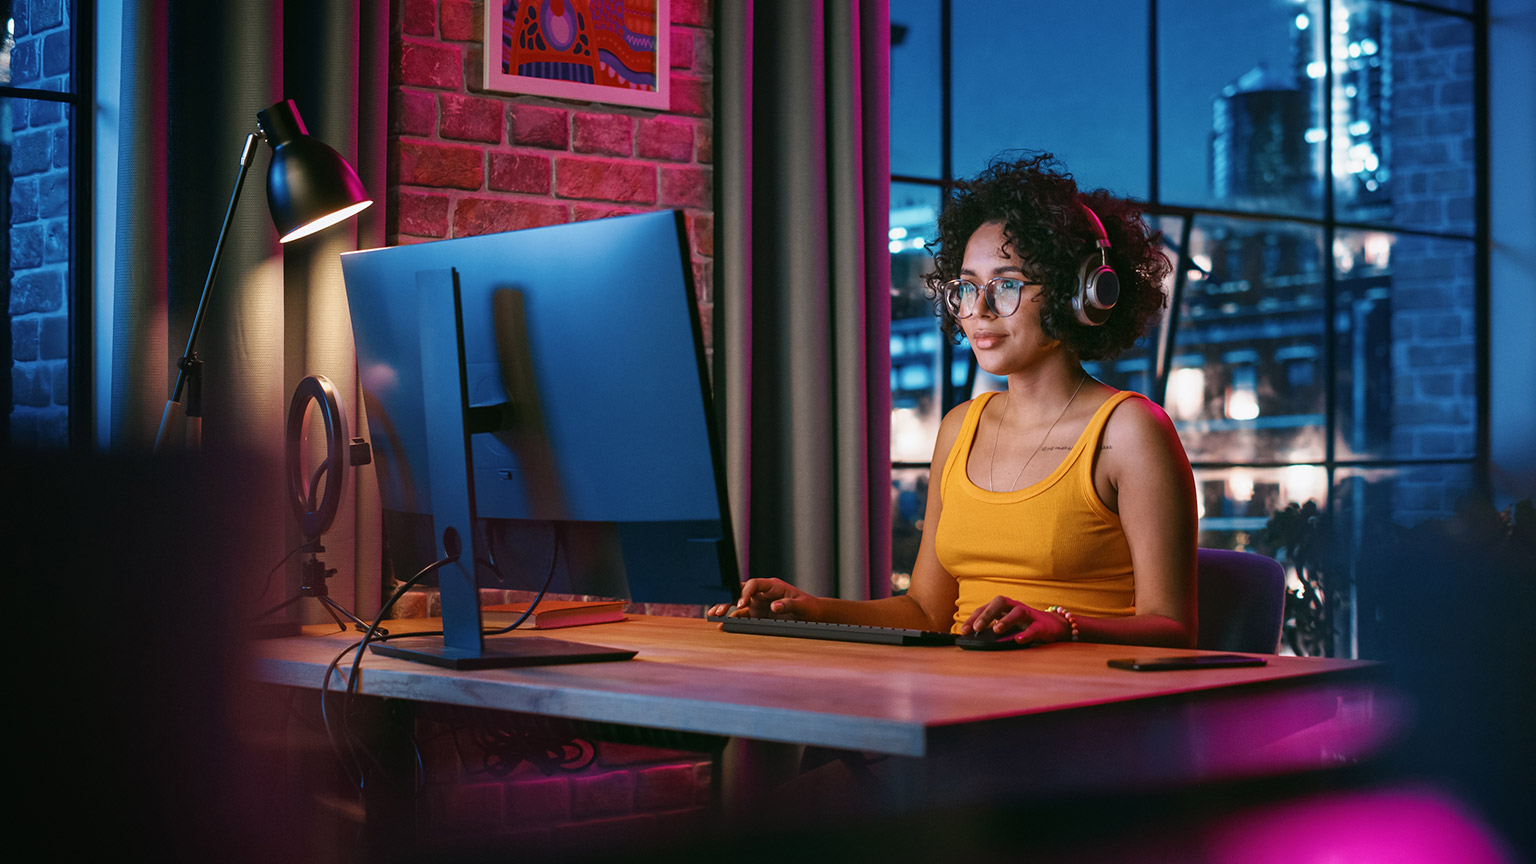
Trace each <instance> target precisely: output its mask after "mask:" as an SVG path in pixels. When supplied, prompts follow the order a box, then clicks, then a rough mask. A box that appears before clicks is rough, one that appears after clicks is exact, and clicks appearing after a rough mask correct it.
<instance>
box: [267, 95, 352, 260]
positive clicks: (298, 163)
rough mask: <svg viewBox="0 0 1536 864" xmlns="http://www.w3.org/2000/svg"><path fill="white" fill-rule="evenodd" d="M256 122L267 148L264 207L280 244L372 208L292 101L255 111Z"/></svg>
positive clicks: (338, 157)
mask: <svg viewBox="0 0 1536 864" xmlns="http://www.w3.org/2000/svg"><path fill="white" fill-rule="evenodd" d="M256 123H257V125H258V126H259V127H260V129H261V133H262V135H263V136H264V137H265V138H266V139H267V143H268V144H270V145H271V146H272V164H271V166H270V167H269V168H268V169H267V207H268V208H269V209H270V210H271V211H272V224H274V225H276V226H277V233H278V240H279V241H280V242H283V243H287V242H288V241H290V240H297V239H298V238H300V237H304V236H307V235H309V234H313V233H314V232H316V231H319V230H320V229H321V228H325V227H327V226H329V225H334V224H336V223H337V222H340V221H341V220H343V219H346V218H347V217H348V216H351V215H352V214H354V213H356V212H358V211H359V210H362V209H364V208H366V207H367V206H368V205H370V204H372V203H373V201H372V200H371V199H369V197H368V192H367V190H365V189H364V188H363V182H362V181H361V180H359V179H358V178H357V172H356V171H354V170H353V169H352V166H351V165H349V164H347V160H345V159H343V158H342V157H341V154H340V153H337V152H336V151H335V150H332V149H331V148H330V147H328V146H326V145H325V143H324V142H322V141H320V140H319V139H317V138H313V137H311V136H310V135H309V131H308V130H307V129H305V128H304V121H303V120H302V119H300V117H299V109H298V108H297V107H296V106H295V105H294V104H293V100H292V99H285V100H284V101H282V102H279V103H277V104H276V105H273V106H272V107H270V108H268V109H266V110H265V111H259V112H257V114H256Z"/></svg>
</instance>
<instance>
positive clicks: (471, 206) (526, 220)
mask: <svg viewBox="0 0 1536 864" xmlns="http://www.w3.org/2000/svg"><path fill="white" fill-rule="evenodd" d="M568 221H570V217H569V216H568V215H567V213H566V209H565V205H563V204H556V203H551V202H545V201H536V200H530V199H526V198H461V199H459V203H458V204H457V205H455V206H454V209H453V236H455V237H472V236H475V235H477V234H493V233H495V232H497V231H516V230H518V229H521V228H537V227H539V226H541V225H558V224H559V223H561V222H568Z"/></svg>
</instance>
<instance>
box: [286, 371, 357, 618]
mask: <svg viewBox="0 0 1536 864" xmlns="http://www.w3.org/2000/svg"><path fill="white" fill-rule="evenodd" d="M311 401H313V402H314V403H315V405H316V407H317V408H318V409H319V410H320V414H321V417H322V418H323V419H324V420H325V445H326V446H325V459H324V460H322V461H321V462H320V464H319V465H317V466H315V470H314V473H312V474H311V475H310V476H309V477H305V476H304V467H303V462H302V459H301V458H300V453H299V451H300V449H301V447H302V445H303V438H304V417H305V414H306V413H307V411H308V408H309V403H310V402H311ZM372 459H373V455H372V452H371V451H370V449H369V447H368V444H367V442H365V441H363V440H362V439H361V438H359V439H357V440H355V441H350V442H349V441H348V439H347V417H346V415H345V414H344V413H342V410H341V400H340V398H339V397H338V396H337V394H336V387H335V385H333V384H332V383H331V381H330V379H329V378H326V377H325V376H324V375H310V376H308V377H307V378H305V379H304V380H303V381H300V382H299V386H298V388H297V389H295V390H294V391H293V403H292V404H291V405H289V406H288V503H289V504H290V505H291V506H292V507H293V515H294V516H295V517H297V518H298V520H299V531H300V533H302V534H303V535H304V541H305V542H304V545H303V546H301V547H300V549H301V550H302V551H304V552H308V553H309V560H308V561H305V562H304V570H303V578H302V579H301V580H300V583H299V593H298V595H297V596H294V597H290V598H289V599H287V600H284V601H283V602H282V603H279V604H278V605H276V606H274V607H272V608H271V609H268V610H267V611H266V612H264V613H262V615H261V616H260V617H262V618H265V617H267V616H268V615H272V614H275V613H277V612H279V611H281V610H283V609H286V608H287V607H289V606H291V605H293V604H294V603H297V602H298V601H299V600H300V599H302V598H304V597H314V598H315V599H316V600H319V601H320V604H321V605H322V606H324V607H325V611H326V612H329V613H330V615H331V618H332V619H333V620H335V622H336V626H338V627H340V628H341V629H343V630H345V629H347V622H348V621H350V622H351V623H352V626H354V627H356V628H357V629H358V630H360V631H366V630H367V629H368V622H366V621H364V620H362V619H361V618H359V617H357V616H356V615H354V614H352V613H351V612H349V611H348V610H347V609H346V608H345V607H343V606H342V605H341V604H340V603H337V602H336V601H335V600H333V599H332V598H331V595H330V591H329V589H328V588H327V587H326V584H325V582H326V580H327V579H329V578H330V577H331V576H334V575H335V574H336V570H335V568H329V569H327V568H326V566H325V564H324V562H322V561H321V560H320V558H319V554H318V553H321V552H324V551H325V547H324V546H322V545H320V537H321V535H323V534H325V532H326V531H327V530H329V529H330V527H331V521H332V520H334V519H335V518H336V508H337V507H338V506H339V505H340V503H341V491H342V487H343V486H344V485H345V484H344V483H343V480H344V479H345V478H346V469H347V466H348V465H367V464H368V463H369V462H371V461H372ZM322 483H323V484H324V486H325V494H324V495H323V496H321V497H320V500H319V501H318V502H317V501H316V500H315V496H316V493H317V491H318V490H319V488H320V486H321V484H322Z"/></svg>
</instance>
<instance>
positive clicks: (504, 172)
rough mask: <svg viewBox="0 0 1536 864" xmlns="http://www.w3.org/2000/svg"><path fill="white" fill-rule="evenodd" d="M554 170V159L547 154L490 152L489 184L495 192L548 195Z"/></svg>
mask: <svg viewBox="0 0 1536 864" xmlns="http://www.w3.org/2000/svg"><path fill="white" fill-rule="evenodd" d="M554 171H555V167H554V160H553V159H551V158H550V157H548V156H538V155H533V154H529V153H492V154H491V183H490V185H491V188H492V189H494V190H496V191H497V192H526V193H528V194H531V195H548V194H549V190H550V188H551V186H552V184H553V180H552V177H553V175H554Z"/></svg>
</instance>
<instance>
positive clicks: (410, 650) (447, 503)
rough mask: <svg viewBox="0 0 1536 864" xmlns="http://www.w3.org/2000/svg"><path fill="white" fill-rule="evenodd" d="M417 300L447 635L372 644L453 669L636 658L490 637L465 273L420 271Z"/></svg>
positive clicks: (556, 642)
mask: <svg viewBox="0 0 1536 864" xmlns="http://www.w3.org/2000/svg"><path fill="white" fill-rule="evenodd" d="M416 300H417V311H418V313H419V315H420V317H419V319H418V320H419V321H420V322H421V389H422V400H423V404H424V405H425V407H426V419H427V454H428V459H429V460H430V464H429V465H428V469H429V471H430V474H431V496H432V498H431V500H432V519H433V533H434V534H435V535H437V555H438V560H439V561H445V562H446V563H444V564H443V566H442V567H440V568H439V569H438V571H437V585H438V591H439V595H440V599H441V600H442V605H443V637H442V639H441V640H438V639H437V638H436V637H415V638H408V639H397V640H392V641H389V642H375V643H373V644H371V645H370V648H371V649H372V650H373V653H375V654H379V655H381V656H385V657H396V658H399V659H402V660H410V661H412V662H416V663H428V664H431V665H433V666H441V667H445V668H448V669H494V668H505V667H511V666H548V665H552V664H557V663H594V662H602V661H608V660H628V659H630V658H631V657H633V656H635V654H636V652H634V651H627V650H619V649H614V648H606V647H603V646H601V645H587V644H585V643H581V642H567V641H565V640H563V639H548V638H545V637H542V636H509V637H507V638H505V639H498V640H496V641H495V642H493V643H490V644H487V643H486V642H485V640H484V638H483V637H482V634H481V627H480V591H479V588H478V586H477V585H476V582H475V564H474V557H475V556H474V551H473V544H472V543H469V542H468V538H471V537H473V536H474V534H473V532H472V531H471V527H472V526H473V525H474V520H475V485H474V484H475V479H474V478H475V471H474V467H475V466H474V457H473V451H472V450H471V449H470V445H469V429H470V427H469V386H468V383H467V382H468V378H467V376H466V374H465V362H464V316H463V308H462V307H463V301H462V299H461V296H460V292H459V275H458V271H456V270H454V269H452V268H449V269H446V270H422V271H419V272H418V273H417V274H416ZM455 534H456V536H455ZM450 537H453V538H454V540H457V538H464V539H465V542H464V543H462V544H461V543H459V542H452V543H450V542H449V539H448V538H450ZM450 545H451V547H452V548H451V549H450ZM466 547H467V548H466Z"/></svg>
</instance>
